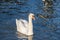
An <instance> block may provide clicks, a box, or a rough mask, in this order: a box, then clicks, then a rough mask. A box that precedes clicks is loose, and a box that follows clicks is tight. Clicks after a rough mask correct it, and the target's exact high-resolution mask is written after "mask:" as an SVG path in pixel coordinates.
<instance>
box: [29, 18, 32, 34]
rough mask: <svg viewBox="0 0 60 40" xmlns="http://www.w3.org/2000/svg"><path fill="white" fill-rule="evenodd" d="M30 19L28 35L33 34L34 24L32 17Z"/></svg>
mask: <svg viewBox="0 0 60 40" xmlns="http://www.w3.org/2000/svg"><path fill="white" fill-rule="evenodd" d="M28 19H29V27H28V30H29V31H28V34H29V35H31V34H33V24H32V19H31V17H29V18H28Z"/></svg>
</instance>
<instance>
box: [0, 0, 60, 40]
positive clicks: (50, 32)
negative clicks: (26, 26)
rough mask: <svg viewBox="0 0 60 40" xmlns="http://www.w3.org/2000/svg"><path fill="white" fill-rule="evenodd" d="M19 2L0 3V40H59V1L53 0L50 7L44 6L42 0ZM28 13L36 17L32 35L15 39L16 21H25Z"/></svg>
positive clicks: (22, 0)
mask: <svg viewBox="0 0 60 40" xmlns="http://www.w3.org/2000/svg"><path fill="white" fill-rule="evenodd" d="M20 1H21V3H20V4H19V3H18V2H13V3H10V2H1V3H0V40H28V39H30V40H60V0H55V1H54V0H53V4H52V6H51V7H49V5H47V6H44V4H43V2H42V0H26V1H24V0H20ZM20 1H19V2H20ZM30 12H33V13H34V14H35V17H36V20H35V21H33V25H34V35H33V36H29V37H28V38H26V39H25V38H22V39H21V38H20V37H17V30H16V19H20V18H23V19H26V20H27V16H28V14H29V13H30ZM26 37H27V36H26Z"/></svg>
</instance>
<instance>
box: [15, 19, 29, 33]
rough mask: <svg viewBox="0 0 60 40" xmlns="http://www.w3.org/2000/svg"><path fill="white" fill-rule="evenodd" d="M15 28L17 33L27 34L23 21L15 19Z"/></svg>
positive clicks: (25, 23)
mask: <svg viewBox="0 0 60 40" xmlns="http://www.w3.org/2000/svg"><path fill="white" fill-rule="evenodd" d="M16 26H17V31H18V32H21V33H23V34H27V32H28V22H27V21H26V20H23V19H20V20H18V19H16Z"/></svg>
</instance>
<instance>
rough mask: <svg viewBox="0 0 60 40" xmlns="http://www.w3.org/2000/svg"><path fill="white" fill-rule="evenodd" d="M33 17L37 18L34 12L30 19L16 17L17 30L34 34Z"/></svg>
mask: <svg viewBox="0 0 60 40" xmlns="http://www.w3.org/2000/svg"><path fill="white" fill-rule="evenodd" d="M32 19H34V20H35V17H34V14H32V13H30V14H29V16H28V21H26V20H23V19H20V20H18V19H16V26H17V31H18V32H20V33H22V34H25V35H33V24H32Z"/></svg>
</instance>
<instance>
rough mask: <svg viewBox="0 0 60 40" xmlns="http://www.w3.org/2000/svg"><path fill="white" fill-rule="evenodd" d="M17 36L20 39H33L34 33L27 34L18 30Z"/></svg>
mask: <svg viewBox="0 0 60 40" xmlns="http://www.w3.org/2000/svg"><path fill="white" fill-rule="evenodd" d="M17 37H18V40H33V35H31V36H27V35H24V34H22V33H20V32H17Z"/></svg>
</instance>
